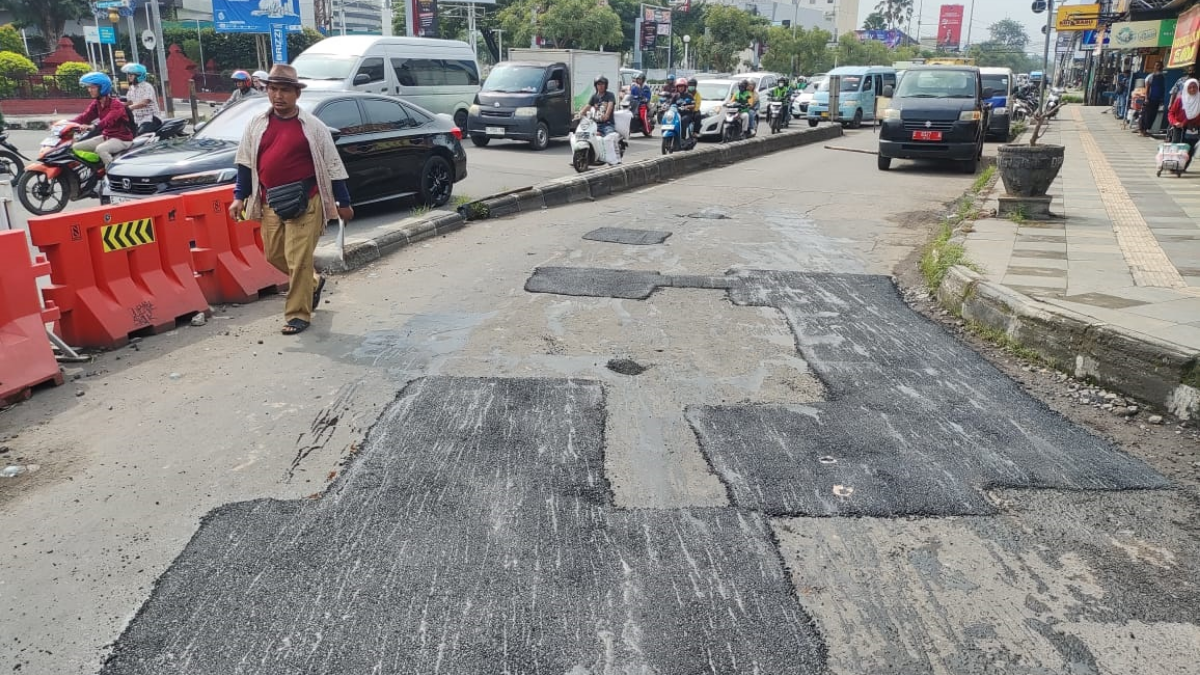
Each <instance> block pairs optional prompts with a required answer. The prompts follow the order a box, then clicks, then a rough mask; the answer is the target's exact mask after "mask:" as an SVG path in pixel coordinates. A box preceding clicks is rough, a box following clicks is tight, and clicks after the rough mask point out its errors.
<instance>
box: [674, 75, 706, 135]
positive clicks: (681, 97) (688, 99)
mask: <svg viewBox="0 0 1200 675" xmlns="http://www.w3.org/2000/svg"><path fill="white" fill-rule="evenodd" d="M671 105H673V106H675V109H676V110H678V111H679V128H680V129H681V130H682V129H684V128H686V127H688V126H691V127H692V138H695V137H696V124H695V121H696V120H699V113H698V112H697V111H698V110H699V105H698V104H697V103H696V95H695V94H694V93H692V91H691V90H690V88H689V87H688V80H687V78H686V77H680V78H677V79H676V80H675V91H674V92H673V93H672V94H671Z"/></svg>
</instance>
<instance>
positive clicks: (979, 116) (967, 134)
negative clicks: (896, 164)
mask: <svg viewBox="0 0 1200 675" xmlns="http://www.w3.org/2000/svg"><path fill="white" fill-rule="evenodd" d="M887 89H890V87H888V88H885V90H884V94H883V95H884V96H885V97H887V96H889V94H890V96H891V99H892V103H891V107H890V108H888V109H887V110H885V111H884V112H883V127H882V128H881V129H880V132H879V170H880V171H887V170H888V169H890V168H891V166H892V160H893V159H946V160H953V161H955V162H958V164H959V166H960V167H961V168H962V170H963V171H964V172H966V173H975V171H976V170H978V168H979V160H980V159H981V158H982V156H983V141H984V137H985V136H986V135H987V129H988V123H989V121H990V115H991V107H990V106H989V105H988V103H987V99H989V98H991V96H992V92H991V91H990V90H985V89H984V88H983V80H982V78H981V77H980V75H979V69H978V68H975V67H973V66H917V67H913V68H910V69H908V70H907V71H905V73H904V77H902V78H900V82H899V83H898V84H897V85H896V88H895V91H893V92H888V91H887Z"/></svg>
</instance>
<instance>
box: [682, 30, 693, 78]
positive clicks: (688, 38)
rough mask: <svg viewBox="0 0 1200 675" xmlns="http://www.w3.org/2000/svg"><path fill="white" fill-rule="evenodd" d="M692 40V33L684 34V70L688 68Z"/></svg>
mask: <svg viewBox="0 0 1200 675" xmlns="http://www.w3.org/2000/svg"><path fill="white" fill-rule="evenodd" d="M691 41H692V36H691V35H684V36H683V68H684V70H687V67H688V43H690V42H691Z"/></svg>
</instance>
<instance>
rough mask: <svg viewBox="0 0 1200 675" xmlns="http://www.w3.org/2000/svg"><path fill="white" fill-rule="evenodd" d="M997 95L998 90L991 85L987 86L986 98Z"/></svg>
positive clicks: (984, 92) (984, 94) (984, 91)
mask: <svg viewBox="0 0 1200 675" xmlns="http://www.w3.org/2000/svg"><path fill="white" fill-rule="evenodd" d="M995 95H996V90H995V89H992V88H991V87H989V88H987V89H984V90H983V97H984V98H991V97H993V96H995Z"/></svg>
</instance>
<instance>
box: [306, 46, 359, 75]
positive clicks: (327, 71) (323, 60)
mask: <svg viewBox="0 0 1200 675" xmlns="http://www.w3.org/2000/svg"><path fill="white" fill-rule="evenodd" d="M357 62H358V57H357V56H352V55H351V56H347V55H343V54H311V53H307V52H306V53H304V54H301V55H300V56H297V57H296V60H294V61H292V66H293V67H294V68H295V69H296V75H297V76H298V77H299V78H300V79H302V80H344V79H346V78H347V77H350V69H351V68H353V67H354V64H355V63H357Z"/></svg>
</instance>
